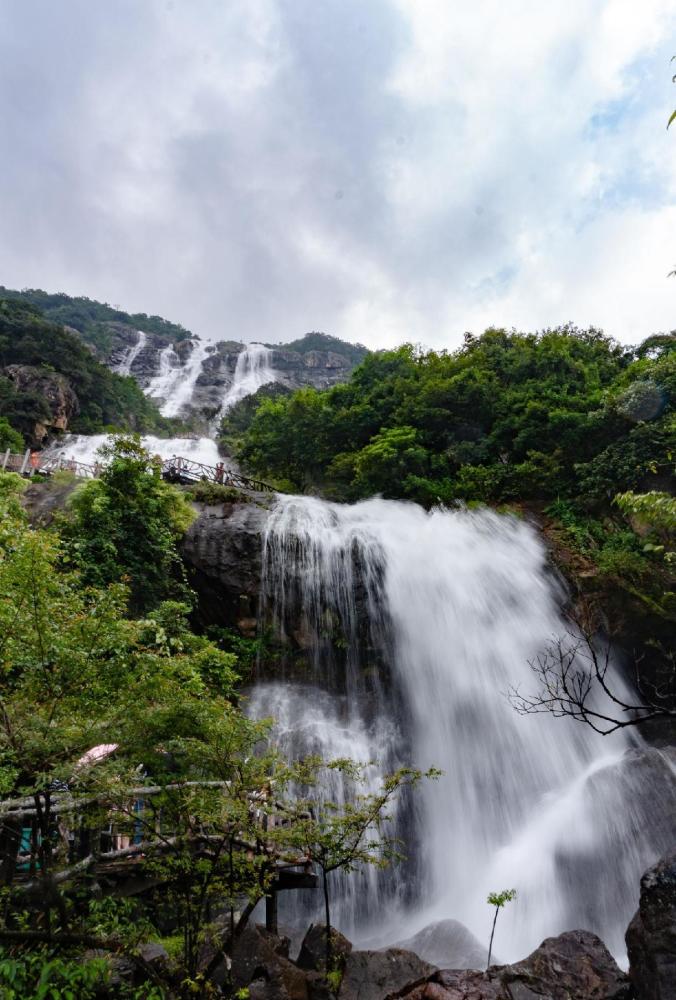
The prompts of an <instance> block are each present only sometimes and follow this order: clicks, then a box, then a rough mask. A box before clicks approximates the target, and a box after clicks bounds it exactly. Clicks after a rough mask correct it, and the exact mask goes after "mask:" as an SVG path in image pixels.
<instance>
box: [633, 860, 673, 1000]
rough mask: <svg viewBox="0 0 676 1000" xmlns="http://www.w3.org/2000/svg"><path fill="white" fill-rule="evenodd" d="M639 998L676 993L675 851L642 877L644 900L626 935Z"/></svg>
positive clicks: (665, 998) (664, 999) (655, 999)
mask: <svg viewBox="0 0 676 1000" xmlns="http://www.w3.org/2000/svg"><path fill="white" fill-rule="evenodd" d="M626 941H627V951H628V953H629V975H630V977H631V981H632V984H633V986H634V990H635V993H636V998H637V1000H673V998H674V997H676V851H675V852H674V853H672V854H670V855H669V856H668V857H666V858H663V859H662V860H661V861H659V862H658V863H657V864H656V865H653V867H652V868H649V869H648V871H647V872H646V873H645V875H644V876H643V878H642V879H641V901H640V903H639V908H638V910H637V912H636V915H635V916H634V918H633V920H632V921H631V923H630V924H629V927H628V929H627V935H626Z"/></svg>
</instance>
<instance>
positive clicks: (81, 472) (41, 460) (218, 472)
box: [0, 448, 276, 493]
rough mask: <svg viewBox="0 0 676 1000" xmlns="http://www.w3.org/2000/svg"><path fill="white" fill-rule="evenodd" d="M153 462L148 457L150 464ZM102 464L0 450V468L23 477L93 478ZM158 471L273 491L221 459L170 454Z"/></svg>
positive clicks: (182, 479)
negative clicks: (216, 461) (68, 475)
mask: <svg viewBox="0 0 676 1000" xmlns="http://www.w3.org/2000/svg"><path fill="white" fill-rule="evenodd" d="M153 464H154V463H153V462H152V461H151V467H152V466H153ZM158 464H159V463H158ZM156 467H157V466H156ZM104 468H105V465H104V464H102V463H100V462H95V463H94V465H91V464H88V463H86V462H78V461H76V460H75V459H74V458H66V457H65V456H63V455H58V456H52V457H49V455H46V454H44V453H43V452H39V451H30V449H29V450H28V451H26V452H25V453H24V454H22V455H21V454H16V453H14V452H11V451H10V450H9V448H8V449H7V451H6V452H5V453H4V454H0V469H2V470H3V471H5V472H16V473H18V474H19V475H20V476H24V477H26V478H30V477H32V476H35V475H40V476H52V475H54V473H55V472H61V471H63V472H71V473H73V475H75V476H78V477H79V478H81V479H96V478H97V477H98V476H99V475H100V474H101V473H102V471H103V469H104ZM160 471H161V475H162V478H163V479H166V480H167V481H168V482H171V483H182V484H183V485H188V484H190V483H199V482H211V483H216V484H217V485H219V486H232V487H234V488H235V489H238V490H251V491H253V492H255V493H274V492H276V491H275V488H274V486H270V485H269V483H264V482H263V480H261V479H254V478H252V477H251V476H243V475H241V474H240V473H239V472H234V471H233V470H232V469H228V468H226V466H225V465H224V464H223V463H222V462H220V463H219V464H218V465H205V464H204V463H203V462H195V461H193V459H191V458H183V457H182V456H181V455H172V457H171V458H167V459H164V460H163V461H162V463H161V465H160Z"/></svg>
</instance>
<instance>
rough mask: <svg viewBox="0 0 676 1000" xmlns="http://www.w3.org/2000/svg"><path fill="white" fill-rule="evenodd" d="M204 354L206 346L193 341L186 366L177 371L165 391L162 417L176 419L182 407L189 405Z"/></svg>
mask: <svg viewBox="0 0 676 1000" xmlns="http://www.w3.org/2000/svg"><path fill="white" fill-rule="evenodd" d="M206 353H207V345H206V344H205V343H203V342H202V341H201V340H197V341H193V349H192V352H191V354H190V357H189V358H188V360H187V362H186V364H185V365H184V366H183V367H182V368H179V369H178V372H177V373H176V377H175V378H174V380H173V382H172V384H171V385H170V386H168V387H167V388H166V389H165V392H164V395H163V398H164V403H163V404H162V406H160V413H161V414H162V416H163V417H178V416H179V415H180V413H181V410H182V409H183V407H184V406H187V405H188V403H190V401H191V399H192V397H193V393H194V391H195V384H196V382H197V379H198V378H199V377H200V374H201V372H202V363H203V361H204V358H205V357H206ZM159 395H160V394H159V393H158V396H159Z"/></svg>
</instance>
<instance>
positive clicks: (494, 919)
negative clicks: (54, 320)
mask: <svg viewBox="0 0 676 1000" xmlns="http://www.w3.org/2000/svg"><path fill="white" fill-rule="evenodd" d="M499 912H500V907H499V906H496V907H495V916H494V917H493V927H492V928H491V939H490V941H489V943H488V962H487V963H486V971H487V972H488V969H489V968H490V965H491V952H492V951H493V935H494V934H495V923H496V921H497V919H498V913H499Z"/></svg>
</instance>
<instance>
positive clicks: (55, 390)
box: [0, 365, 80, 448]
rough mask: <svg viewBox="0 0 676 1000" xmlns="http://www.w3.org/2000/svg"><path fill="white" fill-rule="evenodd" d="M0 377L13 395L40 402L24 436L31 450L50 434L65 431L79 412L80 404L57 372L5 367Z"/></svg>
mask: <svg viewBox="0 0 676 1000" xmlns="http://www.w3.org/2000/svg"><path fill="white" fill-rule="evenodd" d="M0 374H2V375H4V377H5V378H7V379H9V381H10V382H12V384H13V386H14V388H15V389H16V391H17V392H19V393H21V394H22V395H23V394H27V395H30V396H33V397H35V398H36V399H38V400H41V401H42V402H43V403H44V404H45V405H44V406H41V407H40V413H41V416H40V417H39V418H38V419H37V420H35V423H34V424H33V427H32V429H31V431H30V433H29V435H28V436H27V443H28V444H29V445H30V447H32V448H40V447H42V445H43V444H44V443H45V441H46V440H47V438H48V437H49V435H50V434H51V433H52V432H53V431H65V430H68V425H69V422H70V421H71V420H72V419H73V417H76V416H77V415H78V413H79V412H80V403H79V401H78V398H77V396H76V395H75V393H74V392H73V390H72V388H71V386H70V382H69V381H68V379H67V378H66V377H65V375H61V374H59V372H50V371H45V370H43V369H41V368H33V367H32V366H30V365H8V367H7V368H4V369H1V370H0Z"/></svg>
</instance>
